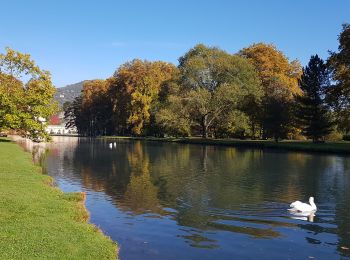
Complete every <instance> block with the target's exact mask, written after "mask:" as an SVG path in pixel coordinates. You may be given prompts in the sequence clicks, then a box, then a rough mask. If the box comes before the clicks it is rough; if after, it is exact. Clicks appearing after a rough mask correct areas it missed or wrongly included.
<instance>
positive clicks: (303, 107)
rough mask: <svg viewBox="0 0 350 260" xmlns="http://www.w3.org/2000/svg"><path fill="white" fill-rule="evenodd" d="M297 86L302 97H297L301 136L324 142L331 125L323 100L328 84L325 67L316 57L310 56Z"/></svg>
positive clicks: (327, 74)
mask: <svg viewBox="0 0 350 260" xmlns="http://www.w3.org/2000/svg"><path fill="white" fill-rule="evenodd" d="M299 85H300V88H301V90H302V91H303V95H301V96H299V97H297V102H298V112H297V117H298V119H299V123H300V126H301V128H302V130H303V134H304V135H305V136H307V137H308V138H310V139H312V140H313V142H319V141H324V138H325V136H326V135H328V134H329V133H330V132H331V131H332V125H333V123H332V122H331V119H330V115H329V114H330V111H329V109H328V107H327V105H326V102H325V100H324V94H325V92H326V90H327V88H328V87H329V85H330V82H329V73H328V70H327V66H326V64H325V63H324V62H323V60H322V59H321V58H319V57H318V56H317V55H315V56H311V59H310V61H309V64H308V65H307V66H306V67H305V68H304V69H303V75H302V76H301V79H300V81H299Z"/></svg>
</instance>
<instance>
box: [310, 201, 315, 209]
mask: <svg viewBox="0 0 350 260" xmlns="http://www.w3.org/2000/svg"><path fill="white" fill-rule="evenodd" d="M310 205H311V207H312V208H313V209H314V210H316V209H317V207H316V204H315V202H313V201H310Z"/></svg>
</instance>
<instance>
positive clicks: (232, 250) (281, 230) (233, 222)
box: [33, 137, 350, 260]
mask: <svg viewBox="0 0 350 260" xmlns="http://www.w3.org/2000/svg"><path fill="white" fill-rule="evenodd" d="M113 142H114V141H113ZM115 142H116V145H115V146H114V147H113V148H110V147H109V143H108V142H107V141H105V140H99V139H87V138H86V139H84V138H72V137H68V138H67V137H66V138H64V137H56V138H54V142H53V143H52V144H50V145H49V146H48V149H47V150H45V149H33V154H34V155H35V157H36V158H38V156H37V152H38V151H45V152H44V153H43V156H41V157H40V158H41V160H40V162H41V165H42V166H43V168H44V171H45V172H46V173H47V174H49V175H50V176H52V177H54V178H55V181H56V184H57V185H58V186H59V187H60V188H61V189H62V190H64V191H67V192H68V191H86V192H87V201H86V206H87V208H88V210H89V212H90V221H91V222H92V223H94V224H95V225H97V226H98V227H99V228H100V229H101V230H103V232H104V233H105V234H106V235H108V236H110V237H111V238H112V239H113V240H115V241H117V242H118V244H119V246H120V257H121V259H122V260H123V259H128V260H129V259H138V260H139V259H234V258H235V259H334V258H336V259H339V258H342V259H350V250H349V248H350V157H345V156H337V155H324V154H308V153H299V152H283V151H276V150H271V151H266V150H265V151H264V150H259V149H237V148H232V147H217V146H202V145H185V144H171V143H158V142H142V141H127V140H116V141H115ZM41 148H42V147H41ZM309 196H314V197H315V202H316V204H317V206H318V211H317V212H316V214H315V215H311V216H308V215H305V216H302V215H293V214H291V213H290V212H288V210H287V209H288V207H289V204H290V202H292V201H295V200H303V201H307V200H308V197H309Z"/></svg>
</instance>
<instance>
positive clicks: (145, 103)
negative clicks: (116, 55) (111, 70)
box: [110, 59, 177, 135]
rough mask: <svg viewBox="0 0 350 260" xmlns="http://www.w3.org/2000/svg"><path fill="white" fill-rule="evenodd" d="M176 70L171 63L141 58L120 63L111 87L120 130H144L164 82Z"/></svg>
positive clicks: (116, 123) (136, 132)
mask: <svg viewBox="0 0 350 260" xmlns="http://www.w3.org/2000/svg"><path fill="white" fill-rule="evenodd" d="M176 70H177V69H176V67H175V66H174V65H172V64H170V63H166V62H162V61H156V62H149V61H142V60H137V59H136V60H133V61H131V62H127V63H125V64H123V65H122V66H120V68H119V69H118V70H117V71H116V73H115V74H114V77H113V81H112V82H111V89H110V93H111V96H112V99H113V111H114V124H115V125H116V130H117V132H119V133H122V134H124V133H128V132H130V133H132V134H135V135H140V134H141V133H142V130H143V128H144V126H145V124H147V123H148V122H149V120H150V116H151V107H152V104H153V102H154V101H155V100H157V98H158V93H159V91H160V88H161V85H162V83H163V82H164V81H167V80H169V79H171V77H172V76H173V74H174V73H176Z"/></svg>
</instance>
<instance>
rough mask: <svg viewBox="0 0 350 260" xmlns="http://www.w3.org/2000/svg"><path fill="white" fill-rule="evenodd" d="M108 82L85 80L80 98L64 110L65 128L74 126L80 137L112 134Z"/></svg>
mask: <svg viewBox="0 0 350 260" xmlns="http://www.w3.org/2000/svg"><path fill="white" fill-rule="evenodd" d="M109 87H110V80H109V79H107V80H87V81H85V82H84V85H83V89H82V93H81V96H79V97H77V98H76V99H75V100H74V101H73V102H72V103H71V104H70V105H69V106H66V109H65V119H66V122H67V123H66V126H67V127H72V126H75V127H77V129H78V132H79V133H80V134H82V135H89V136H96V135H106V134H112V131H113V127H112V103H111V101H110V98H109Z"/></svg>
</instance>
